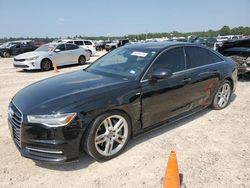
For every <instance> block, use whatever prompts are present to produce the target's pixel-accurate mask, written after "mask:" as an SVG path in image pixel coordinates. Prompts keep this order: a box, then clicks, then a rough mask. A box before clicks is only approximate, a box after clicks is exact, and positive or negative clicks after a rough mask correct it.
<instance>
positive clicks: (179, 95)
mask: <svg viewBox="0 0 250 188" xmlns="http://www.w3.org/2000/svg"><path fill="white" fill-rule="evenodd" d="M157 68H165V69H168V70H170V71H171V72H173V75H172V76H171V77H170V78H168V79H166V80H159V81H157V82H156V83H150V82H149V81H148V80H147V79H148V78H149V77H150V74H151V73H152V72H153V70H155V69H157ZM185 69H186V64H185V57H184V49H183V48H182V47H177V48H174V49H170V50H166V51H165V52H163V53H162V54H161V55H160V56H159V57H158V58H157V59H156V61H155V62H154V63H153V65H152V66H151V68H150V69H149V71H148V73H147V74H146V76H145V78H144V79H143V80H142V93H141V97H142V98H141V100H142V117H141V118H142V123H143V127H144V128H146V127H149V126H152V125H155V124H157V123H160V122H163V121H165V120H167V119H169V118H171V117H174V116H176V115H179V114H181V113H183V112H185V111H187V110H189V109H190V104H191V101H190V99H191V95H192V91H190V86H189V79H190V75H189V74H188V73H187V72H186V71H185Z"/></svg>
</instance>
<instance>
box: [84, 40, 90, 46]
mask: <svg viewBox="0 0 250 188" xmlns="http://www.w3.org/2000/svg"><path fill="white" fill-rule="evenodd" d="M84 43H85V45H92V43H91V42H90V41H88V40H85V41H84Z"/></svg>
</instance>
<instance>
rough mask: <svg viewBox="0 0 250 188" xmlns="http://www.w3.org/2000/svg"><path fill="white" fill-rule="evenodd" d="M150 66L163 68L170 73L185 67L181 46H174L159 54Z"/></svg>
mask: <svg viewBox="0 0 250 188" xmlns="http://www.w3.org/2000/svg"><path fill="white" fill-rule="evenodd" d="M152 68H153V69H154V70H155V69H158V68H164V69H168V70H170V71H171V72H172V73H174V72H178V71H182V70H184V69H185V59H184V52H183V48H174V49H171V50H168V51H166V52H164V53H163V54H161V55H160V56H159V57H158V58H157V59H156V61H155V62H154V64H153V66H152Z"/></svg>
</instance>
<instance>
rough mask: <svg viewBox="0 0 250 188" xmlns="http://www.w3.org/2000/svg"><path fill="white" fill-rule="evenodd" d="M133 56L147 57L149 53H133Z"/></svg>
mask: <svg viewBox="0 0 250 188" xmlns="http://www.w3.org/2000/svg"><path fill="white" fill-rule="evenodd" d="M131 55H134V56H138V57H146V56H147V55H148V53H145V52H133V53H132V54H131Z"/></svg>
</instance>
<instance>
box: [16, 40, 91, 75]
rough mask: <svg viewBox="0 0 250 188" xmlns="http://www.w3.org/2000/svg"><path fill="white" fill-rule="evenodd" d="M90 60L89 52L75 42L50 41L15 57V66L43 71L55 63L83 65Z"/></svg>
mask: <svg viewBox="0 0 250 188" xmlns="http://www.w3.org/2000/svg"><path fill="white" fill-rule="evenodd" d="M88 60H89V53H88V52H87V51H86V50H84V49H83V48H79V47H78V46H77V45H74V44H64V43H49V44H44V45H42V46H41V47H39V48H37V49H36V50H35V51H33V52H27V53H24V54H20V55H18V56H15V57H14V67H16V68H21V69H26V70H33V69H41V70H42V71H48V70H50V69H51V68H52V67H53V66H54V64H56V65H57V66H64V65H70V64H80V65H83V64H85V63H86V61H88Z"/></svg>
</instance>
